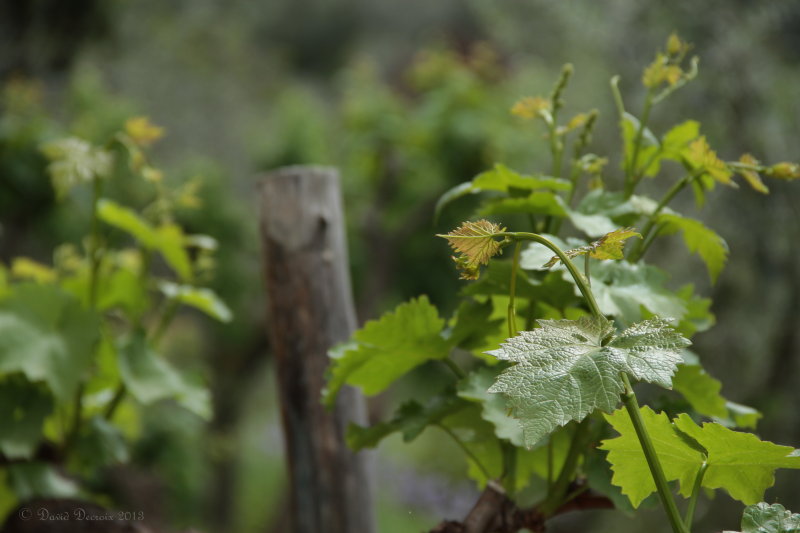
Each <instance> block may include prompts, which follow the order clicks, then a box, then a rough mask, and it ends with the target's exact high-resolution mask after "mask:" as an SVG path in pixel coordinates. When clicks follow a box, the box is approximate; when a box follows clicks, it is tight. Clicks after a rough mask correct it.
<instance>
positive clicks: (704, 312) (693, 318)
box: [675, 283, 716, 338]
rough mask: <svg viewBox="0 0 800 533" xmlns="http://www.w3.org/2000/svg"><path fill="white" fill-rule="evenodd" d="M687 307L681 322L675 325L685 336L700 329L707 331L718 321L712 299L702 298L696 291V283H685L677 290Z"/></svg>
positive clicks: (690, 336)
mask: <svg viewBox="0 0 800 533" xmlns="http://www.w3.org/2000/svg"><path fill="white" fill-rule="evenodd" d="M675 294H676V295H677V296H679V297H680V298H681V299H682V300H683V302H684V306H685V308H686V313H685V314H683V315H681V316H680V317H679V318H680V322H679V323H678V325H677V326H676V327H675V329H677V330H678V331H680V332H681V333H682V334H683V336H684V337H687V338H692V336H693V335H694V334H695V333H697V332H700V331H707V330H709V329H710V328H711V326H713V325H714V324H715V323H716V317H715V316H714V314H713V313H712V312H711V299H710V298H702V297H700V296H697V295H696V294H695V293H694V285H692V284H691V283H689V284H687V285H684V286H683V287H681V288H680V289H678V291H677V292H675Z"/></svg>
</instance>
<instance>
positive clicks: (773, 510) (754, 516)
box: [723, 502, 800, 533]
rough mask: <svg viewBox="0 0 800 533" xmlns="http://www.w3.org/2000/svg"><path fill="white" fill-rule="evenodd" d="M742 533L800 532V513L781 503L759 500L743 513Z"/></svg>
mask: <svg viewBox="0 0 800 533" xmlns="http://www.w3.org/2000/svg"><path fill="white" fill-rule="evenodd" d="M723 533H734V532H731V531H725V532H723ZM741 533H800V514H793V513H792V512H791V511H787V510H786V508H785V507H784V506H783V505H781V504H779V503H773V504H772V505H770V504H768V503H765V502H759V503H757V504H755V505H750V506H748V507H747V508H745V510H744V513H742V531H741Z"/></svg>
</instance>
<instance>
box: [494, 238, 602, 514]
mask: <svg viewBox="0 0 800 533" xmlns="http://www.w3.org/2000/svg"><path fill="white" fill-rule="evenodd" d="M496 236H498V237H508V238H511V239H513V240H515V241H516V242H517V245H519V242H520V241H534V242H538V243H539V244H542V245H544V246H546V247H547V248H549V249H550V250H552V251H553V253H555V254H556V255H557V256H558V258H559V259H560V260H561V262H562V263H564V265H565V266H566V267H567V270H568V271H569V273H570V275H571V276H572V278H573V279H574V280H575V283H576V284H577V285H578V289H579V290H580V291H581V294H582V295H583V297H584V299H585V300H586V303H587V305H588V306H589V309H590V310H591V312H592V315H593V316H594V317H596V318H600V317H602V316H603V313H602V312H601V311H600V307H599V306H598V305H597V301H596V300H595V298H594V295H593V294H592V290H591V288H590V287H589V284H588V281H587V280H586V278H584V277H583V275H582V274H581V273H580V271H579V270H578V269H577V267H575V264H574V263H573V262H572V260H571V259H570V258H569V257H567V255H566V254H565V253H564V252H563V251H562V250H561V248H559V247H558V246H556V245H555V244H554V243H552V242H550V241H549V240H548V239H546V238H545V237H542V236H541V235H538V234H536V233H525V232H502V233H498V234H496ZM589 423H590V421H589V418H584V419H583V420H582V421H581V422H580V423H578V425H577V426H576V428H575V433H574V434H573V436H572V442H571V443H570V447H569V451H568V452H567V457H566V459H565V460H564V466H563V467H562V468H561V472H560V473H559V475H558V478H556V480H555V482H554V483H553V484H552V487H550V489H551V490H550V491H549V493H548V496H547V498H546V499H545V501H544V502H543V503H542V505H541V507H540V510H541V511H542V513H543V514H544V515H545V516H547V515H549V514H552V513H553V512H555V510H556V509H558V507H559V506H561V504H562V503H563V502H564V498H565V497H566V494H567V490H568V489H569V484H570V482H571V481H572V478H573V476H574V474H575V469H576V467H577V466H578V460H579V459H580V457H581V454H582V453H583V443H584V440H585V438H586V435H587V434H588V430H589Z"/></svg>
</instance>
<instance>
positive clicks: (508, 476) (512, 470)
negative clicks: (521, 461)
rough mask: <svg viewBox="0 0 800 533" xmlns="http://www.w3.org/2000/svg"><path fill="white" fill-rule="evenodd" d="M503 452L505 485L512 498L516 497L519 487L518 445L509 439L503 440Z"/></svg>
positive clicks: (501, 445) (501, 444)
mask: <svg viewBox="0 0 800 533" xmlns="http://www.w3.org/2000/svg"><path fill="white" fill-rule="evenodd" d="M500 447H501V449H502V452H503V486H504V487H505V489H506V494H507V495H508V497H509V498H510V499H512V500H513V499H514V494H515V493H516V488H517V447H516V446H514V445H513V444H511V443H510V442H508V441H501V443H500Z"/></svg>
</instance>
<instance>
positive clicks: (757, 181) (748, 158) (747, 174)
mask: <svg viewBox="0 0 800 533" xmlns="http://www.w3.org/2000/svg"><path fill="white" fill-rule="evenodd" d="M739 162H740V163H743V164H745V165H752V166H757V165H758V161H757V160H756V158H755V157H753V156H752V155H750V154H742V156H741V157H740V158H739ZM736 172H738V173H739V175H741V176H742V177H743V178H744V180H745V181H746V182H747V184H748V185H750V187H751V188H752V189H753V190H755V191H758V192H760V193H761V194H769V187H767V186H766V185H765V184H764V182H763V181H761V176H759V175H758V172H756V171H755V170H752V169H749V168H741V167H739V168H736Z"/></svg>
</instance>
